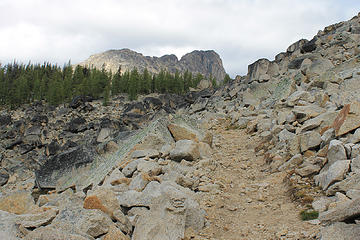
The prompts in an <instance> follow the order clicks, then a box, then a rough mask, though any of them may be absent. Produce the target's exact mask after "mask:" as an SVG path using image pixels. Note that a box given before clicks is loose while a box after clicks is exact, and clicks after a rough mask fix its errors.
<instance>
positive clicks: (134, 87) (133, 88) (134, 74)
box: [129, 68, 140, 100]
mask: <svg viewBox="0 0 360 240" xmlns="http://www.w3.org/2000/svg"><path fill="white" fill-rule="evenodd" d="M139 79H140V76H139V73H138V71H137V70H136V68H134V69H133V70H132V71H131V73H130V81H129V99H130V100H135V99H136V98H137V94H138V92H139Z"/></svg>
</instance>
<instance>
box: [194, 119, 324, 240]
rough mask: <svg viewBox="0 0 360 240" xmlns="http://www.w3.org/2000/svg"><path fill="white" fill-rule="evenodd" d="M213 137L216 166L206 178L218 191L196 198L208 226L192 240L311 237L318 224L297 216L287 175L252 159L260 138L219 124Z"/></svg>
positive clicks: (298, 208)
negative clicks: (205, 215) (312, 223)
mask: <svg viewBox="0 0 360 240" xmlns="http://www.w3.org/2000/svg"><path fill="white" fill-rule="evenodd" d="M213 134H214V136H215V141H214V153H213V155H212V158H213V159H214V160H215V161H216V162H217V168H216V169H215V170H214V171H212V172H211V173H210V176H208V177H209V178H210V179H211V180H212V182H215V183H216V182H218V183H220V184H221V185H222V189H221V190H222V191H220V192H219V193H209V194H207V195H206V196H205V197H203V199H201V200H200V202H201V203H200V204H201V205H202V207H203V208H204V209H206V211H207V213H208V220H209V222H210V223H211V224H210V225H209V226H208V227H207V228H205V229H204V230H203V231H202V232H201V233H200V234H199V235H198V236H197V237H195V238H194V239H228V240H230V239H249V240H250V239H314V238H313V237H314V236H315V235H316V233H317V232H318V226H314V225H311V224H310V223H307V222H303V221H302V220H301V219H300V218H299V213H300V211H301V210H302V207H301V206H300V205H299V204H298V203H296V202H292V201H291V199H290V196H289V194H288V187H287V186H286V184H285V183H284V182H283V180H284V178H285V177H286V174H285V173H270V172H267V171H265V169H266V165H264V164H265V162H264V157H263V156H261V155H259V156H257V155H256V153H255V150H254V148H255V147H256V146H257V145H258V143H259V142H260V139H259V138H257V137H256V136H250V135H248V134H246V131H245V130H226V129H225V127H224V126H222V125H221V126H220V125H219V126H217V127H216V128H215V129H214V130H213Z"/></svg>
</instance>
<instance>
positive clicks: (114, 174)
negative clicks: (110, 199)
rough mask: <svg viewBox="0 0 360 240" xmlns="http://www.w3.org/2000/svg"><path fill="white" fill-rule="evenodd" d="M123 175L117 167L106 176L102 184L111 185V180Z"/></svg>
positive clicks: (120, 177)
mask: <svg viewBox="0 0 360 240" xmlns="http://www.w3.org/2000/svg"><path fill="white" fill-rule="evenodd" d="M124 177H125V175H124V174H123V173H122V172H121V171H120V170H119V169H118V168H115V169H114V171H112V172H111V174H110V175H109V176H106V178H105V180H104V183H103V186H107V187H110V186H112V185H111V183H112V182H113V181H115V180H119V179H122V178H124Z"/></svg>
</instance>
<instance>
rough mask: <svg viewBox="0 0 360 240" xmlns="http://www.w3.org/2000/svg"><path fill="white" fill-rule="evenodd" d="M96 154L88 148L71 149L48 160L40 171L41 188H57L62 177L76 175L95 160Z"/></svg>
mask: <svg viewBox="0 0 360 240" xmlns="http://www.w3.org/2000/svg"><path fill="white" fill-rule="evenodd" d="M95 156H96V155H95V152H94V150H92V149H91V148H88V147H86V146H79V147H76V148H71V149H69V150H67V151H64V152H61V153H59V154H57V155H55V156H54V157H52V158H50V159H49V160H47V161H46V162H45V163H44V164H43V165H42V166H41V167H40V169H39V170H38V171H36V181H37V183H38V184H39V187H41V188H56V187H57V185H58V184H60V183H61V181H62V177H63V176H66V175H75V174H77V173H76V172H77V171H80V170H78V169H80V168H82V167H86V165H88V164H90V163H92V162H93V160H94V159H95Z"/></svg>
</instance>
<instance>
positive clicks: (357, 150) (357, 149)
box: [350, 144, 360, 159]
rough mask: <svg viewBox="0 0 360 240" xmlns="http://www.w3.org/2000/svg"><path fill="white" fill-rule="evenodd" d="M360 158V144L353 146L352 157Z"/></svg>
mask: <svg viewBox="0 0 360 240" xmlns="http://www.w3.org/2000/svg"><path fill="white" fill-rule="evenodd" d="M359 156H360V144H355V145H354V146H352V148H351V156H350V158H351V159H353V158H357V157H359Z"/></svg>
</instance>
